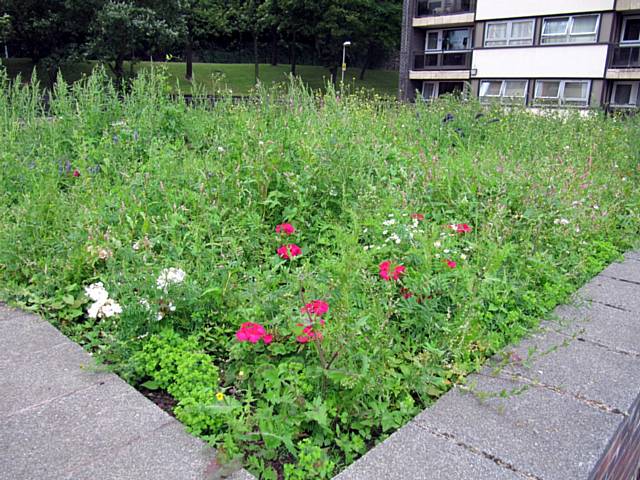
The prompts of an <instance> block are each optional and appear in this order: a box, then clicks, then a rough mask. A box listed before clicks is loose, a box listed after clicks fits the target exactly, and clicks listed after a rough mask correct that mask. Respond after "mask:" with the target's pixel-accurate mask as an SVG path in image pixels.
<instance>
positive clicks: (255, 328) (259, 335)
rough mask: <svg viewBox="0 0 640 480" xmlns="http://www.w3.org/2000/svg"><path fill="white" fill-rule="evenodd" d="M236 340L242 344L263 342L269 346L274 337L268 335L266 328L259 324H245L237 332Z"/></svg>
mask: <svg viewBox="0 0 640 480" xmlns="http://www.w3.org/2000/svg"><path fill="white" fill-rule="evenodd" d="M236 338H237V339H238V340H239V341H240V342H249V343H258V342H259V341H260V340H262V341H263V342H264V343H266V344H269V343H271V341H272V340H273V335H267V332H266V331H265V329H264V327H263V326H262V325H260V324H259V323H252V322H245V323H243V324H242V326H241V327H240V330H238V331H237V332H236Z"/></svg>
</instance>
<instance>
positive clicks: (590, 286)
mask: <svg viewBox="0 0 640 480" xmlns="http://www.w3.org/2000/svg"><path fill="white" fill-rule="evenodd" d="M577 298H578V299H580V298H584V299H586V300H594V301H596V302H600V303H603V304H606V305H611V306H613V307H617V308H620V309H622V310H626V311H631V312H639V313H640V285H637V284H635V283H629V282H622V281H620V280H614V279H612V278H609V277H603V276H597V277H595V278H594V279H593V280H591V281H590V282H589V283H587V284H586V285H585V286H584V287H582V288H581V289H580V290H578V293H577Z"/></svg>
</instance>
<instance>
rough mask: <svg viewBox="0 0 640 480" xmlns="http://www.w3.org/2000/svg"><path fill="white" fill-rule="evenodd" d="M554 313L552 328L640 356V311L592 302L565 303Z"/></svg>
mask: <svg viewBox="0 0 640 480" xmlns="http://www.w3.org/2000/svg"><path fill="white" fill-rule="evenodd" d="M639 263H640V262H639ZM554 316H555V319H554V320H552V321H551V322H545V325H547V326H548V328H549V329H552V330H559V331H562V332H564V333H566V334H568V335H575V336H576V337H577V338H583V339H585V340H587V341H591V342H596V343H599V344H601V345H606V346H607V347H609V348H611V349H614V350H618V351H621V352H627V353H629V354H631V355H636V356H640V315H638V314H637V313H633V312H625V311H622V310H619V309H617V308H611V307H608V306H606V305H602V304H599V303H591V302H589V303H587V304H583V305H562V306H560V307H558V308H556V309H555V311H554Z"/></svg>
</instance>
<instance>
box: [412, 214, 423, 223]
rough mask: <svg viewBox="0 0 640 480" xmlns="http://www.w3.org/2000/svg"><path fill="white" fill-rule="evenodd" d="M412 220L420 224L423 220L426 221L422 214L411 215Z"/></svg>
mask: <svg viewBox="0 0 640 480" xmlns="http://www.w3.org/2000/svg"><path fill="white" fill-rule="evenodd" d="M411 218H413V219H415V220H418V221H419V222H421V221H422V220H424V215H423V214H421V213H412V214H411Z"/></svg>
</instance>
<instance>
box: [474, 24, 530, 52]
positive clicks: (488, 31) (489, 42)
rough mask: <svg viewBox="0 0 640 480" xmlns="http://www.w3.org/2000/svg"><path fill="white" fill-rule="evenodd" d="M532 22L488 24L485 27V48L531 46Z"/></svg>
mask: <svg viewBox="0 0 640 480" xmlns="http://www.w3.org/2000/svg"><path fill="white" fill-rule="evenodd" d="M534 25H535V21H534V20H510V21H505V22H489V23H487V25H486V27H485V34H484V46H485V47H513V46H516V45H533V30H534Z"/></svg>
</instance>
